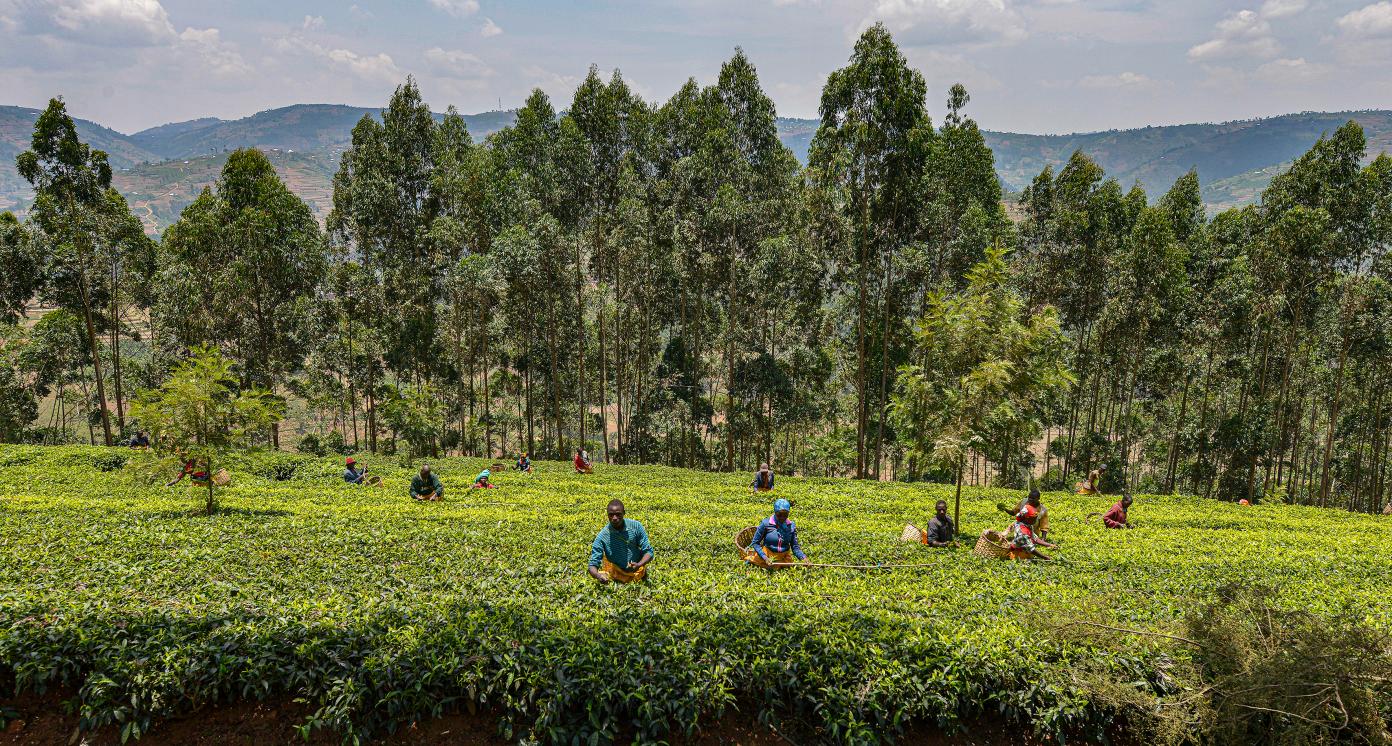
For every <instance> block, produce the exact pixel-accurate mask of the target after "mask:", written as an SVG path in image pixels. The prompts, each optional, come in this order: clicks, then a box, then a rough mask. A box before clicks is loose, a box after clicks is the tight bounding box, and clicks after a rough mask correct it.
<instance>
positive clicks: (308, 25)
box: [300, 16, 324, 31]
mask: <svg viewBox="0 0 1392 746" xmlns="http://www.w3.org/2000/svg"><path fill="white" fill-rule="evenodd" d="M323 28H324V17H323V16H305V17H304V23H301V24H300V29H301V30H303V31H319V30H321V29H323Z"/></svg>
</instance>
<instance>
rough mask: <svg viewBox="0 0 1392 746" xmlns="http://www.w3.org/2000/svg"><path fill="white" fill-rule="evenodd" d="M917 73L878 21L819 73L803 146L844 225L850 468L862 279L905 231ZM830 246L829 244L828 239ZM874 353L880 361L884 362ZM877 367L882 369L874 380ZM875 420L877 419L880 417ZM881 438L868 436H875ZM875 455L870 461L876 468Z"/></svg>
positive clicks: (916, 139) (865, 357) (863, 335)
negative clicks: (809, 137) (807, 145)
mask: <svg viewBox="0 0 1392 746" xmlns="http://www.w3.org/2000/svg"><path fill="white" fill-rule="evenodd" d="M925 95H926V85H925V83H924V81H923V75H922V74H921V73H919V72H918V71H917V70H914V69H912V68H910V67H909V65H908V62H907V61H906V60H905V59H904V56H903V54H902V53H900V51H899V48H898V47H897V46H896V45H895V43H894V40H893V38H891V37H890V34H889V31H888V30H886V29H885V27H884V26H883V25H881V24H875V25H874V26H872V27H870V28H869V29H866V30H865V32H864V33H862V34H861V36H860V38H859V39H858V40H857V41H856V44H855V51H854V52H853V53H852V55H851V60H850V64H849V65H847V66H846V67H844V68H841V69H839V70H836V71H834V72H832V73H831V75H830V76H829V77H828V78H827V82H826V85H825V87H823V89H822V99H821V105H820V113H821V120H822V121H821V126H820V127H819V129H818V130H817V134H816V136H815V137H814V138H813V141H812V147H811V150H810V151H809V153H808V159H809V169H810V171H811V178H812V181H813V183H814V185H815V186H816V188H817V189H820V190H822V191H824V192H825V193H826V194H827V196H826V197H825V198H824V200H823V204H825V205H826V206H827V207H829V208H831V209H834V210H835V211H837V212H838V213H840V214H841V216H842V219H843V220H844V221H845V222H846V224H847V225H848V226H849V231H847V232H846V233H845V234H844V236H842V237H843V238H844V239H845V243H846V244H847V245H845V246H842V247H835V248H838V249H844V250H847V256H846V267H845V270H846V271H845V272H843V275H844V280H845V281H846V282H847V283H848V284H849V285H850V286H852V287H853V288H854V293H855V304H854V305H855V330H854V337H855V359H856V373H855V390H856V453H857V458H856V476H858V477H866V476H868V475H869V473H870V472H869V467H870V466H871V465H870V463H869V461H870V459H869V457H868V454H867V447H866V444H867V430H868V426H869V410H870V407H871V405H872V398H874V400H875V401H877V402H879V403H880V404H881V406H882V405H883V403H884V402H885V396H884V393H885V391H884V388H885V387H884V385H883V383H882V385H881V386H880V392H879V394H880V395H879V396H878V397H874V395H873V392H872V391H871V383H870V381H869V379H868V376H869V356H870V349H869V346H870V343H871V337H872V336H873V335H874V333H875V330H874V326H873V325H874V321H875V318H874V315H875V312H874V310H873V309H872V308H871V307H870V305H871V294H872V288H873V287H875V286H876V285H879V286H881V287H887V286H888V282H887V281H886V280H887V279H888V278H887V277H886V275H887V274H888V271H889V269H890V268H891V267H893V264H894V257H895V255H896V254H897V253H899V252H900V251H902V249H903V246H904V244H905V243H906V242H908V241H909V240H911V239H912V238H913V234H914V226H915V222H916V217H917V216H916V211H915V205H916V204H917V202H918V201H919V195H920V190H919V187H920V185H921V173H922V169H923V160H924V148H922V147H918V146H916V145H918V144H920V143H922V142H923V141H924V140H925V139H926V137H927V134H926V133H925V130H930V129H931V125H930V123H929V122H928V114H927V110H926V109H925V108H924V99H925ZM829 248H831V247H829ZM890 295H891V293H889V292H884V293H882V296H883V303H882V307H881V310H880V316H881V319H880V320H881V321H882V324H881V326H882V330H881V333H880V340H881V345H884V344H885V343H886V342H887V341H888V338H889V334H888V325H889V323H890V321H889V312H890V308H891V307H892V306H891V301H892V298H890ZM887 355H888V353H887V350H882V352H881V367H883V366H884V365H885V364H887ZM884 379H885V375H883V374H882V376H881V380H882V382H883V381H884ZM878 419H879V420H880V427H881V428H883V419H884V418H883V417H881V418H878ZM881 439H882V438H881V437H879V436H877V438H876V440H877V442H878V441H880V440H881ZM878 462H879V459H878V454H877V457H876V459H875V463H874V469H875V472H876V473H878V470H879V463H878Z"/></svg>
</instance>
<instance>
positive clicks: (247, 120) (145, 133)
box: [131, 104, 513, 158]
mask: <svg viewBox="0 0 1392 746" xmlns="http://www.w3.org/2000/svg"><path fill="white" fill-rule="evenodd" d="M381 114H382V110H381V109H380V108H365V107H361V106H343V105H340V104H296V105H294V106H285V107H282V108H279V109H268V110H266V111H261V112H257V113H255V114H253V115H251V116H249V117H244V118H242V119H235V120H222V119H197V120H193V121H191V122H177V123H173V124H165V125H161V126H159V127H152V128H150V129H147V130H142V131H140V132H137V133H135V134H134V135H131V140H133V141H134V142H136V143H139V144H140V146H141V147H144V148H147V149H149V150H150V151H152V152H155V153H159V154H160V155H162V156H163V157H165V158H191V157H193V156H199V155H208V154H210V153H219V152H222V151H224V150H236V149H237V148H249V147H256V148H261V149H263V150H264V149H270V148H279V149H281V150H296V151H305V150H342V149H343V148H345V147H347V145H348V143H349V141H350V139H351V136H352V131H353V125H355V124H357V123H358V121H359V120H361V119H362V118H363V117H364V116H367V115H371V116H373V117H378V118H380V117H381ZM443 116H444V115H443V114H436V115H435V118H436V119H440V118H442V117H443ZM512 119H513V113H512V112H510V111H491V112H484V113H482V114H465V115H464V121H465V122H466V123H467V124H468V125H469V133H470V134H471V135H473V137H474V139H475V140H481V139H483V138H484V137H487V136H488V135H490V134H492V133H494V132H496V131H498V130H500V129H502V128H503V127H506V126H508V125H510V124H512Z"/></svg>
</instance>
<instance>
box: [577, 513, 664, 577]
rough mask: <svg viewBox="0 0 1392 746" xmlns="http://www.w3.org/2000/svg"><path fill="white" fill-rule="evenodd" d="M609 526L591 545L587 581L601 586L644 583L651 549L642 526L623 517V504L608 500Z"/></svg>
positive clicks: (651, 553)
mask: <svg viewBox="0 0 1392 746" xmlns="http://www.w3.org/2000/svg"><path fill="white" fill-rule="evenodd" d="M605 512H606V513H607V514H608V516H609V523H607V524H606V525H605V526H604V528H602V529H600V530H599V534H598V535H596V536H595V540H594V543H592V544H590V567H589V572H590V577H592V578H594V579H595V580H598V581H599V582H600V583H602V584H608V583H633V582H636V581H639V580H647V578H648V563H649V562H652V558H653V548H652V544H650V543H648V532H647V530H646V529H644V528H643V524H641V523H639V522H638V521H635V520H632V519H629V518H625V517H624V504H623V501H622V500H618V499H615V500H610V501H609V506H608V507H607V508H606V509H605Z"/></svg>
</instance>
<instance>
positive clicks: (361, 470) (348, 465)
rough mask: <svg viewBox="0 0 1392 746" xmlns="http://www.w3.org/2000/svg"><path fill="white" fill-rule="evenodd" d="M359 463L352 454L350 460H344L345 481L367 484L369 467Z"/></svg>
mask: <svg viewBox="0 0 1392 746" xmlns="http://www.w3.org/2000/svg"><path fill="white" fill-rule="evenodd" d="M357 464H358V462H357V459H354V458H353V457H352V456H349V457H348V460H347V461H345V462H343V481H345V482H347V483H348V484H365V481H364V480H366V479H367V467H366V466H362V467H360V466H358V465H357Z"/></svg>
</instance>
